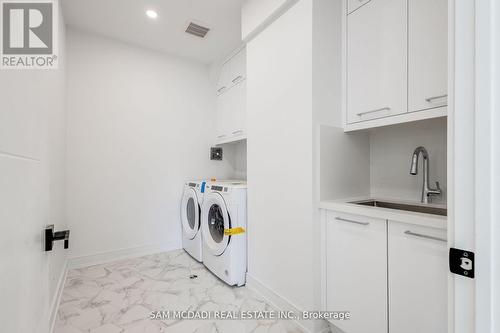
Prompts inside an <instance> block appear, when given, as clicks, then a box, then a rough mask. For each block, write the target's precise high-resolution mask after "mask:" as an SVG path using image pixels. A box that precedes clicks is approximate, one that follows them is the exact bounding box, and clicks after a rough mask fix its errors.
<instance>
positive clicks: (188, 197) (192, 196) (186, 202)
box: [181, 188, 200, 239]
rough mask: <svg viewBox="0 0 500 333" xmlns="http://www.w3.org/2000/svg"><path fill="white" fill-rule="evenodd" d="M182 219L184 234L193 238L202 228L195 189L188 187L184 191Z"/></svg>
mask: <svg viewBox="0 0 500 333" xmlns="http://www.w3.org/2000/svg"><path fill="white" fill-rule="evenodd" d="M181 221H182V228H183V229H184V234H185V235H186V237H187V238H189V239H193V238H194V237H195V236H196V234H197V233H198V230H200V205H199V203H198V197H197V196H196V192H195V190H193V189H192V188H187V189H186V190H185V191H184V196H183V197H182V205H181Z"/></svg>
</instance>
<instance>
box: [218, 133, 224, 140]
mask: <svg viewBox="0 0 500 333" xmlns="http://www.w3.org/2000/svg"><path fill="white" fill-rule="evenodd" d="M225 137H226V134H222V135H219V136H218V137H217V139H222V138H225Z"/></svg>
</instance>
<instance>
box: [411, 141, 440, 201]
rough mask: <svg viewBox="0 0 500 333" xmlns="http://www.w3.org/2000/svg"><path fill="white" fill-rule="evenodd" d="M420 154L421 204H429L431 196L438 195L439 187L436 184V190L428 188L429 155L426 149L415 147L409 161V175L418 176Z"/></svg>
mask: <svg viewBox="0 0 500 333" xmlns="http://www.w3.org/2000/svg"><path fill="white" fill-rule="evenodd" d="M420 154H422V159H423V160H424V163H423V177H424V180H423V184H422V203H429V202H430V197H431V196H433V195H440V194H441V188H440V187H439V182H436V188H435V189H433V188H430V187H429V153H428V152H427V149H425V148H424V147H417V148H416V149H415V151H414V152H413V156H412V159H411V167H410V174H411V175H414V176H415V175H417V174H418V158H419V156H420Z"/></svg>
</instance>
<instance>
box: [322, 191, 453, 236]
mask: <svg viewBox="0 0 500 333" xmlns="http://www.w3.org/2000/svg"><path fill="white" fill-rule="evenodd" d="M365 200H379V201H390V202H395V203H401V204H410V205H417V206H430V207H436V208H445V209H446V205H438V204H422V203H420V202H415V201H404V200H396V199H389V198H379V197H377V198H371V197H357V198H346V199H336V200H323V201H321V202H320V204H319V208H320V209H326V210H333V211H336V212H340V213H347V214H355V215H363V216H367V217H374V218H379V219H384V220H391V221H396V222H403V223H408V224H414V225H421V226H424V227H431V228H438V229H445V230H446V229H447V221H448V218H447V217H446V216H440V215H434V214H425V213H416V212H410V211H404V210H398V209H390V208H381V207H370V206H363V205H358V204H354V203H352V202H353V201H365Z"/></svg>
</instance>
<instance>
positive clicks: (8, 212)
mask: <svg viewBox="0 0 500 333" xmlns="http://www.w3.org/2000/svg"><path fill="white" fill-rule="evenodd" d="M1 72H2V73H0V101H1V105H0V119H1V120H0V331H2V332H20V333H28V332H41V333H44V332H47V325H48V317H49V314H48V308H49V301H50V294H49V261H48V260H49V256H50V253H46V252H44V229H45V226H46V225H47V224H48V195H49V193H48V184H47V183H48V175H47V166H48V164H47V161H46V158H45V154H44V150H45V143H46V137H45V135H44V130H45V129H44V125H45V118H44V117H45V116H46V114H45V112H46V111H47V110H46V109H45V107H44V105H45V103H46V104H49V105H50V102H49V101H47V100H46V99H44V98H43V97H40V95H41V94H42V93H39V94H37V93H38V92H39V91H43V90H42V88H41V87H42V85H43V84H46V81H45V80H44V79H45V76H43V75H41V74H39V76H36V75H33V74H32V73H33V72H32V71H26V72H23V73H21V72H19V71H11V72H7V71H1ZM37 81H40V82H42V83H40V84H39V85H38V84H36V83H33V82H37ZM54 89H55V88H54Z"/></svg>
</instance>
